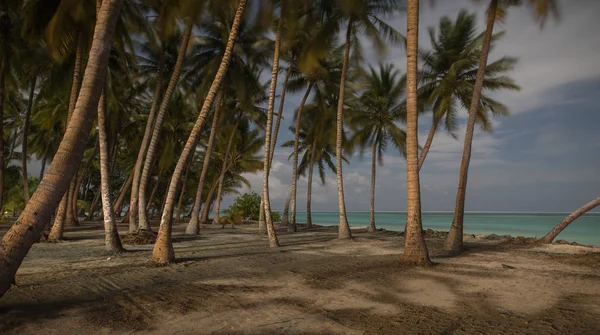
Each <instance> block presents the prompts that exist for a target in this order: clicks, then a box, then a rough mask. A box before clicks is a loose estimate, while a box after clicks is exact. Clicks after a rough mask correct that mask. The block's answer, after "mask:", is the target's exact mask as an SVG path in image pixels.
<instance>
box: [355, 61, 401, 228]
mask: <svg viewBox="0 0 600 335" xmlns="http://www.w3.org/2000/svg"><path fill="white" fill-rule="evenodd" d="M365 79H366V83H365V84H366V85H367V87H368V88H367V89H366V91H365V92H363V93H362V94H361V96H360V98H359V101H358V103H357V106H356V108H357V111H356V112H354V113H352V114H351V118H350V121H349V123H350V124H351V127H353V128H355V131H356V132H355V134H354V136H353V138H352V140H351V142H352V143H355V144H358V145H359V146H360V147H361V149H362V150H364V149H365V148H370V149H371V197H370V208H371V211H370V216H369V231H375V230H376V227H375V179H376V166H377V164H376V163H377V162H379V164H380V165H381V164H383V153H384V151H385V150H386V148H387V147H388V146H389V145H390V144H393V145H394V147H396V148H397V149H399V150H400V152H401V153H402V154H403V155H405V156H406V147H405V141H406V133H405V132H404V130H403V129H401V128H400V127H398V124H397V123H398V122H400V121H404V120H405V117H406V115H405V114H404V112H405V106H404V104H405V102H404V101H403V100H402V98H403V95H404V89H405V87H406V76H400V72H399V71H398V70H396V69H394V66H393V65H392V64H387V65H384V64H379V69H378V70H376V69H374V68H373V67H370V73H369V75H367V76H366V78H365Z"/></svg>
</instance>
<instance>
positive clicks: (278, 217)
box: [271, 212, 281, 222]
mask: <svg viewBox="0 0 600 335" xmlns="http://www.w3.org/2000/svg"><path fill="white" fill-rule="evenodd" d="M271 219H273V222H281V213H279V212H271Z"/></svg>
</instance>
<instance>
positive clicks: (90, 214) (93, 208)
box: [86, 189, 100, 221]
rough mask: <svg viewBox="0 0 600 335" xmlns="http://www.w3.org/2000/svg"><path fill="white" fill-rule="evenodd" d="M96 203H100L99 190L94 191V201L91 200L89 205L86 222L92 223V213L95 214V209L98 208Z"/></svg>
mask: <svg viewBox="0 0 600 335" xmlns="http://www.w3.org/2000/svg"><path fill="white" fill-rule="evenodd" d="M98 202H100V189H98V190H97V191H96V194H95V195H94V199H93V200H92V204H91V205H90V213H89V214H88V217H87V219H86V220H87V221H92V220H93V219H94V213H95V212H96V208H97V207H98Z"/></svg>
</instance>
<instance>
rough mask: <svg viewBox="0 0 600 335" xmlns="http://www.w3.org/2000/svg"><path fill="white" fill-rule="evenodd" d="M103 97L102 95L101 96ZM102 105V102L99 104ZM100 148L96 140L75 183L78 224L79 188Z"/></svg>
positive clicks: (74, 209)
mask: <svg viewBox="0 0 600 335" xmlns="http://www.w3.org/2000/svg"><path fill="white" fill-rule="evenodd" d="M101 99H102V97H101ZM98 105H100V103H99V104H98ZM99 149H100V147H99V144H98V142H96V144H95V145H94V149H93V150H92V153H91V154H90V157H89V158H88V160H87V162H86V163H85V165H84V168H83V169H82V170H81V174H80V175H79V177H78V178H77V179H76V180H77V182H76V183H75V187H74V188H73V200H72V202H71V206H73V214H74V218H75V219H76V220H75V223H76V225H77V226H78V225H79V220H77V200H78V198H79V190H80V188H81V184H83V180H84V179H85V176H86V175H87V174H88V171H89V169H90V167H91V166H92V163H93V162H94V158H95V157H96V154H97V153H98V150H99ZM73 180H75V178H73Z"/></svg>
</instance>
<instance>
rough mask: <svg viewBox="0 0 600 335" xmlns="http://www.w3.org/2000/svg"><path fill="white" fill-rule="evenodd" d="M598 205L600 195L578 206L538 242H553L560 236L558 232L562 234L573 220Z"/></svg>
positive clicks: (599, 203) (599, 204)
mask: <svg viewBox="0 0 600 335" xmlns="http://www.w3.org/2000/svg"><path fill="white" fill-rule="evenodd" d="M598 206H600V197H598V198H596V199H594V200H592V201H590V202H588V203H587V204H585V205H583V206H581V207H579V208H577V210H576V211H574V212H573V213H571V214H569V215H568V216H567V217H566V218H564V220H562V221H561V222H560V223H559V224H557V225H556V226H555V227H554V228H552V230H551V231H550V232H549V233H548V234H546V235H545V236H544V237H542V238H540V239H539V240H538V242H539V243H541V244H548V243H552V241H554V239H555V238H556V236H558V234H560V233H561V232H562V231H563V230H564V229H565V228H567V226H568V225H569V224H570V223H571V222H573V221H575V219H577V218H578V217H580V216H582V215H583V214H585V213H587V212H589V211H591V210H592V209H594V208H596V207H598Z"/></svg>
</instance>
